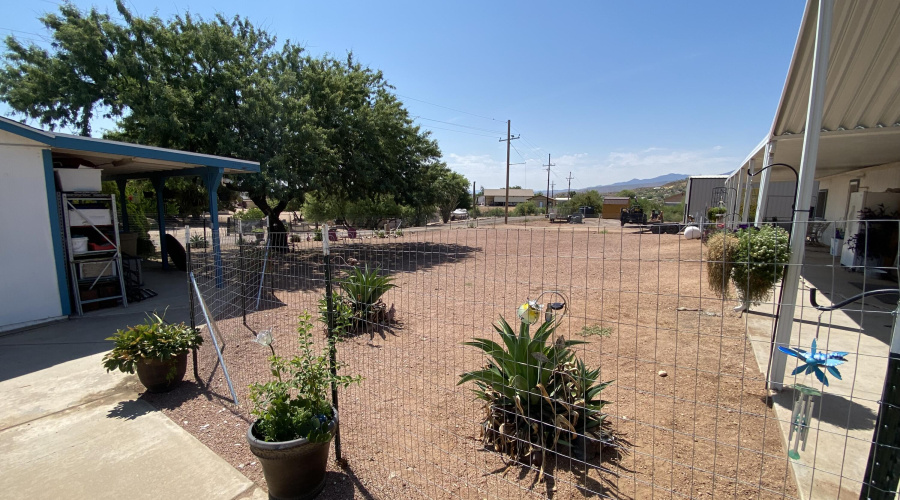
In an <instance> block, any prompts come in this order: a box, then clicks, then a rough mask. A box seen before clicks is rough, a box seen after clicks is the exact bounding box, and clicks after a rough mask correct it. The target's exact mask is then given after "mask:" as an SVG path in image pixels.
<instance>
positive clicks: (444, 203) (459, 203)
mask: <svg viewBox="0 0 900 500" xmlns="http://www.w3.org/2000/svg"><path fill="white" fill-rule="evenodd" d="M435 194H436V205H437V208H438V212H440V214H441V219H443V221H444V222H445V223H446V222H448V221H449V220H450V213H451V212H453V211H454V210H456V209H457V208H460V207H462V208H469V207H471V200H470V199H469V198H470V195H469V180H468V179H466V178H465V177H464V176H463V175H462V174H459V173H456V172H453V171H452V170H449V169H446V170H445V171H444V172H443V174H442V175H441V176H440V177H439V178H438V181H437V183H436V184H435Z"/></svg>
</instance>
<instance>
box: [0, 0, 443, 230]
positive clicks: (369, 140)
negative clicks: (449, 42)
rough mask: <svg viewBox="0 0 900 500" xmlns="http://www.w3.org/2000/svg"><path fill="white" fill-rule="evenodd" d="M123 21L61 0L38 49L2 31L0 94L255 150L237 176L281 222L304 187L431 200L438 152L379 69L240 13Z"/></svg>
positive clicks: (33, 106) (185, 144)
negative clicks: (324, 51) (249, 169)
mask: <svg viewBox="0 0 900 500" xmlns="http://www.w3.org/2000/svg"><path fill="white" fill-rule="evenodd" d="M116 7H117V10H118V13H119V15H120V16H121V21H115V20H113V19H112V18H111V17H110V16H109V15H108V14H105V13H101V12H99V11H97V10H96V9H93V8H92V9H90V10H88V11H82V10H80V9H79V8H77V7H75V6H73V5H71V4H63V5H61V6H60V8H59V12H58V13H54V14H47V15H44V16H43V17H42V18H41V21H42V22H43V24H44V25H45V26H46V27H47V29H48V31H49V32H50V37H51V39H52V40H53V42H52V44H51V46H50V48H49V49H46V48H41V47H38V46H35V45H27V46H26V45H23V44H21V43H20V42H19V41H17V40H16V39H15V38H14V37H11V36H10V37H7V39H6V48H7V51H6V54H5V64H4V66H3V67H2V69H0V100H3V101H4V102H6V103H7V104H8V105H9V106H10V107H11V108H12V109H13V111H14V112H15V113H18V114H20V115H23V116H26V117H28V118H31V119H35V120H37V121H39V122H40V123H41V124H42V125H44V126H47V127H50V128H51V129H53V128H56V127H70V128H75V129H76V130H77V131H78V132H79V133H80V134H82V135H90V133H91V131H92V130H91V125H92V122H93V120H95V119H96V118H98V117H105V118H109V119H112V120H114V121H115V123H116V125H117V127H116V129H115V130H113V131H111V132H107V133H106V134H105V135H106V137H108V138H113V139H119V140H126V141H132V142H137V143H141V144H148V145H154V146H160V147H167V148H175V149H182V150H185V151H193V152H198V153H206V154H214V155H221V156H229V157H237V158H244V159H251V160H256V161H259V162H260V163H261V165H262V171H261V174H260V175H255V176H236V177H235V178H234V179H232V182H231V184H229V187H230V188H231V189H234V190H238V191H242V192H247V193H248V195H249V197H250V199H252V200H253V202H254V203H256V205H257V206H259V207H260V208H261V209H262V210H263V212H264V213H265V214H266V215H268V216H269V220H270V224H271V229H273V230H276V231H279V230H283V229H284V228H283V226H282V225H281V222H280V220H279V219H278V215H279V214H280V213H281V212H282V211H283V210H284V209H285V208H286V207H287V205H288V204H289V203H292V202H294V204H296V203H300V202H302V200H303V198H304V197H305V196H306V195H307V194H309V193H315V194H316V196H317V197H318V198H319V199H335V200H339V201H341V202H353V201H360V200H376V199H383V198H384V197H385V196H387V197H389V198H391V199H393V200H394V201H395V202H396V203H401V204H404V205H407V206H413V207H422V209H425V208H424V207H428V206H433V205H434V204H435V203H436V202H437V196H438V193H437V192H436V191H435V189H434V186H435V183H436V181H437V179H439V178H441V177H442V176H443V175H445V174H446V172H447V168H446V166H445V165H444V164H443V163H442V162H441V161H440V155H441V153H440V149H439V148H438V146H437V143H436V142H435V141H434V140H432V139H430V137H429V135H428V133H427V132H423V131H421V130H420V129H419V128H418V127H417V126H416V125H414V123H413V121H412V119H411V118H410V116H409V114H408V112H407V111H406V109H405V108H404V107H403V104H402V103H401V102H400V101H398V100H397V98H396V96H395V95H394V94H393V92H392V88H391V87H390V85H389V84H388V83H387V81H386V80H385V78H384V76H383V74H382V73H381V72H380V71H375V70H372V69H370V68H368V67H365V66H363V65H361V64H359V63H358V62H356V61H354V59H353V57H352V55H348V57H347V58H346V59H344V60H340V59H336V58H332V57H328V56H326V57H319V58H315V57H311V56H309V55H307V54H305V53H304V51H303V49H302V48H301V47H299V46H298V45H296V44H293V43H291V42H290V41H287V42H285V43H283V44H281V45H278V44H277V42H276V39H275V38H274V37H272V36H270V35H269V34H268V33H266V32H265V31H264V30H261V29H259V28H257V27H255V26H253V25H252V24H251V23H250V22H249V21H248V20H246V19H241V18H239V17H235V18H232V19H228V18H226V17H224V16H222V15H218V16H216V17H215V18H214V19H211V20H205V19H202V18H197V17H194V16H191V15H190V14H186V15H183V16H175V17H173V18H172V19H170V20H168V21H166V20H163V19H161V18H159V17H157V16H151V17H146V18H144V17H140V16H135V15H134V14H132V13H131V12H130V11H129V10H128V9H127V8H126V7H125V5H124V3H123V2H122V1H121V0H118V1H117V2H116Z"/></svg>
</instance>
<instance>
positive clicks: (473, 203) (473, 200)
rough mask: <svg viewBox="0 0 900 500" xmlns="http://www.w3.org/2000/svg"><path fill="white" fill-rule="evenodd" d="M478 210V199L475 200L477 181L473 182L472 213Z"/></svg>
mask: <svg viewBox="0 0 900 500" xmlns="http://www.w3.org/2000/svg"><path fill="white" fill-rule="evenodd" d="M477 209H478V199H477V198H475V181H472V211H473V212H474V211H475V210H477Z"/></svg>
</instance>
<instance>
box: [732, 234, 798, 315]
mask: <svg viewBox="0 0 900 500" xmlns="http://www.w3.org/2000/svg"><path fill="white" fill-rule="evenodd" d="M738 239H739V241H738V245H737V248H736V249H735V250H734V258H733V260H734V266H733V268H732V271H731V280H732V282H733V283H734V286H735V288H737V291H738V295H740V297H741V300H743V301H744V302H745V303H747V302H760V301H763V300H765V299H766V298H767V297H768V296H769V292H770V291H771V290H772V288H773V287H774V286H775V285H776V284H777V283H778V280H780V279H781V277H782V274H783V273H784V267H785V264H787V262H788V259H790V256H791V249H790V246H789V239H790V235H789V234H788V232H787V231H785V230H784V229H782V228H780V227H778V226H763V227H762V228H760V229H756V228H749V229H742V230H740V231H739V232H738Z"/></svg>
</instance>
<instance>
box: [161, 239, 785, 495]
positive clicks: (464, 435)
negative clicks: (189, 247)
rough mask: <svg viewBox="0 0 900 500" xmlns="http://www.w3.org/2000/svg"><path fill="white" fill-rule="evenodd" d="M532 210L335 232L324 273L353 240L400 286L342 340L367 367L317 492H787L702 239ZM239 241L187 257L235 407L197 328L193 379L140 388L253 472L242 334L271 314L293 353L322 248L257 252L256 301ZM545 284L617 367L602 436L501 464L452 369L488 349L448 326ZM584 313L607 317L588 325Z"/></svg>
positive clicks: (268, 322)
mask: <svg viewBox="0 0 900 500" xmlns="http://www.w3.org/2000/svg"><path fill="white" fill-rule="evenodd" d="M531 226H532V224H529V228H528V229H519V228H514V227H513V228H509V227H507V228H503V227H500V228H497V229H454V230H444V231H428V232H408V233H407V234H406V235H404V236H403V237H402V238H395V239H382V240H375V239H373V240H365V241H342V242H339V243H337V244H334V245H333V248H332V259H333V261H334V263H335V270H336V277H337V278H340V276H342V275H343V273H344V272H345V271H346V269H347V262H348V261H350V259H357V260H358V262H359V264H358V265H360V266H365V265H369V266H370V267H380V268H382V269H384V270H386V272H388V273H389V274H391V275H392V276H393V277H394V279H395V283H396V284H397V285H398V288H396V289H393V290H391V291H389V292H388V293H387V295H386V296H385V302H386V303H387V304H389V305H390V304H393V305H394V306H395V308H396V311H397V321H396V322H395V323H394V324H392V325H390V326H389V327H387V328H382V329H379V330H378V331H373V332H370V333H367V334H360V335H357V336H355V337H352V338H350V339H348V340H346V341H344V342H343V343H341V344H340V346H339V358H340V360H341V361H343V362H344V363H346V365H347V366H346V367H345V368H344V369H343V372H344V373H348V374H360V375H362V376H363V377H364V380H363V381H362V383H361V384H359V385H357V386H354V387H352V388H351V389H348V390H344V391H342V392H341V394H340V422H341V423H340V426H341V447H342V453H343V457H344V458H345V459H346V461H347V465H346V467H340V466H338V465H336V464H335V463H332V464H330V466H329V467H330V469H329V470H330V473H329V477H328V481H329V485H328V487H327V489H326V490H325V492H324V493H323V495H322V498H355V497H359V498H365V497H374V498H479V499H480V498H519V497H536V498H540V497H552V498H583V497H591V496H598V495H599V496H601V497H609V498H634V499H644V498H714V497H715V498H796V497H798V493H797V490H796V486H795V482H794V478H793V475H792V473H791V470H790V467H789V466H788V461H787V460H788V459H787V454H786V451H785V449H784V445H783V442H782V435H781V432H780V429H779V425H778V422H777V421H776V420H775V415H774V412H773V411H772V410H771V409H770V408H768V407H767V392H766V390H765V388H764V385H765V380H764V378H765V377H764V375H763V374H761V373H760V371H759V369H758V367H757V362H756V360H755V359H754V356H753V352H752V348H751V346H750V345H749V341H748V339H747V336H746V335H745V332H746V323H745V319H742V318H739V317H738V315H737V314H735V313H733V312H732V311H731V306H732V305H733V304H732V303H730V302H724V301H722V300H721V299H718V298H716V297H715V296H714V295H713V294H712V293H711V292H709V291H708V290H707V287H706V274H705V265H704V264H703V263H702V262H701V261H702V257H703V255H702V252H703V247H702V245H701V243H700V242H699V241H697V240H693V241H688V240H685V239H683V238H682V237H680V236H676V235H652V234H649V233H640V232H639V231H637V230H636V229H633V228H628V227H626V228H624V229H621V228H619V227H618V223H617V222H615V221H613V223H609V222H606V221H604V222H601V223H599V224H598V223H597V222H596V221H594V222H593V224H592V225H589V226H578V227H573V226H555V227H553V228H552V229H547V228H538V229H532V227H531ZM598 226H599V227H598ZM236 255H237V254H236V251H235V250H234V249H233V248H230V249H229V248H226V252H225V263H226V267H227V268H226V272H225V280H226V287H225V288H223V289H215V288H214V286H213V285H212V278H211V276H212V272H211V268H210V267H209V266H206V267H205V268H204V267H202V266H200V268H199V269H197V271H198V273H199V274H200V275H201V279H205V280H206V281H205V283H206V292H204V295H205V296H206V300H207V303H208V305H209V306H210V308H212V309H213V310H214V313H215V315H216V318H217V327H218V329H219V334H220V336H221V337H222V338H221V340H222V341H223V342H224V344H225V348H224V356H225V361H226V366H227V369H228V371H229V373H230V375H231V377H232V378H233V381H234V386H235V389H236V391H237V396H238V399H239V401H240V403H241V404H240V406H234V405H233V404H232V403H231V402H230V396H229V392H228V388H227V386H226V385H225V382H224V377H223V372H222V370H221V367H220V366H219V364H218V361H217V359H216V355H215V351H214V350H213V349H212V343H211V342H208V343H207V345H205V346H204V347H203V349H202V352H201V355H200V366H199V373H200V379H201V383H200V384H198V383H196V382H194V381H193V380H191V381H189V382H186V383H185V384H183V385H182V386H181V387H180V388H178V389H176V390H175V391H173V392H172V393H169V394H164V395H155V394H145V395H144V398H145V399H147V400H148V401H149V402H151V403H152V404H154V405H156V406H157V407H159V408H161V409H162V410H163V411H164V412H165V413H166V414H167V415H169V416H170V417H171V418H172V419H173V420H174V421H176V422H178V423H179V424H181V425H182V426H183V427H184V428H185V429H186V430H188V431H189V432H191V433H192V434H194V435H195V436H197V438H198V439H200V440H201V441H202V442H204V443H205V444H206V445H207V446H209V447H210V448H211V449H212V450H214V451H215V452H216V453H218V454H220V455H221V456H222V457H224V458H225V459H226V460H228V461H229V462H230V463H232V464H233V465H234V466H235V467H237V468H239V469H240V470H241V471H243V472H244V474H246V475H247V476H248V477H249V478H250V479H252V480H254V481H256V482H257V483H258V484H260V486H263V487H264V486H265V481H264V479H263V477H262V471H261V468H260V467H259V464H258V463H257V462H256V461H255V459H254V457H253V456H252V454H251V453H250V452H249V450H248V448H247V445H246V440H245V438H244V434H245V433H246V430H247V427H248V425H249V423H250V422H251V417H250V416H249V413H248V406H247V398H246V394H247V390H246V387H247V385H248V384H249V383H250V382H253V381H261V380H265V377H266V376H267V373H268V370H267V365H266V361H265V358H266V354H267V352H268V350H267V349H265V348H263V347H262V346H259V345H257V344H255V343H254V342H253V341H252V340H253V334H254V332H255V331H258V330H259V329H263V328H272V329H273V330H274V334H275V338H276V340H275V345H276V349H277V350H278V352H279V354H290V352H291V350H292V348H293V346H294V342H295V337H294V332H295V328H296V317H297V315H298V314H299V313H300V312H301V311H303V310H309V311H310V312H312V313H313V314H315V311H316V303H317V300H318V299H319V298H320V297H321V296H322V293H323V266H322V265H321V263H322V257H321V250H320V247H318V246H313V244H312V243H310V244H307V243H305V242H304V243H303V244H302V248H301V245H298V246H297V247H296V248H295V249H294V251H292V252H290V253H288V254H286V255H284V256H282V257H279V258H277V259H274V260H270V261H269V262H268V263H267V269H268V270H269V271H270V272H272V277H271V278H267V279H266V280H265V281H264V283H263V284H264V286H263V293H262V294H261V296H260V308H259V310H255V301H256V299H257V292H258V287H259V278H260V274H259V269H260V267H261V263H260V262H259V261H258V260H257V259H254V258H252V257H247V255H248V252H245V260H244V262H243V264H241V262H240V261H239V260H238V258H237V257H236ZM351 262H352V261H351ZM240 268H243V272H242V271H241V270H240ZM242 281H243V282H244V285H243V286H241V285H240V283H241V282H242ZM543 290H560V291H562V292H563V293H564V294H565V295H566V296H567V297H568V307H569V312H568V315H567V316H566V317H565V318H564V320H563V322H562V324H561V326H560V328H559V329H558V331H557V335H564V336H565V337H566V338H576V339H580V340H587V341H589V343H588V344H585V345H582V346H578V348H577V352H578V355H579V356H580V357H581V358H582V359H584V360H585V361H586V362H587V364H588V366H590V367H595V366H598V365H599V366H600V367H601V368H602V375H601V379H602V380H614V381H615V382H614V383H613V384H612V385H611V386H610V387H609V388H608V389H606V390H605V391H604V393H603V398H604V399H606V400H609V401H611V402H612V404H611V405H609V406H607V408H608V410H609V421H610V423H611V429H612V430H613V431H614V434H615V442H614V443H613V444H611V445H607V446H605V447H604V448H603V450H602V453H600V454H598V455H597V456H595V457H593V458H590V459H588V460H587V461H582V460H575V459H571V458H568V457H562V456H559V457H557V458H555V459H551V460H549V461H548V463H547V464H545V465H546V466H547V476H546V477H545V479H544V481H542V482H539V483H536V481H535V480H536V478H537V472H536V471H535V470H533V469H529V468H528V467H524V466H521V465H513V466H511V467H508V468H507V466H506V465H507V464H506V463H505V462H504V460H503V459H502V458H501V457H500V456H499V455H497V454H496V453H493V452H491V451H489V450H485V449H484V446H483V445H482V444H481V442H480V440H479V439H478V432H479V431H478V428H479V423H480V422H481V420H482V417H483V415H484V409H483V407H482V404H480V403H479V402H478V401H477V400H476V399H475V398H474V397H473V395H472V393H471V392H470V391H469V389H470V387H466V386H458V385H457V381H458V379H459V375H460V374H461V373H463V372H464V371H467V370H471V369H475V368H478V367H481V366H483V365H484V363H485V362H486V359H485V357H484V355H482V354H481V353H480V351H477V350H476V349H475V348H472V347H468V346H464V345H462V342H464V341H466V340H469V339H471V338H473V337H488V338H491V337H493V338H495V339H497V337H496V335H495V334H493V333H492V330H491V326H490V325H491V324H492V323H494V322H496V320H497V319H498V317H499V316H500V315H503V316H504V317H506V318H507V319H508V320H509V321H510V322H513V320H514V319H515V309H516V307H517V305H519V304H521V303H522V302H524V301H525V299H526V298H529V297H530V298H535V297H536V296H537V295H538V294H539V293H540V292H541V291H543ZM241 293H243V294H244V299H243V306H242V299H241V297H240V295H241ZM242 310H248V312H247V314H246V325H245V324H244V317H243V314H242ZM198 317H199V316H198ZM586 326H587V327H591V326H597V327H600V329H602V330H598V329H593V330H591V332H593V333H594V334H593V335H587V336H585V335H583V328H584V327H586ZM318 336H319V337H322V336H324V333H319V334H318ZM661 371H664V372H665V376H661V373H660V372H661ZM189 378H190V377H189ZM332 457H334V449H332Z"/></svg>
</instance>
